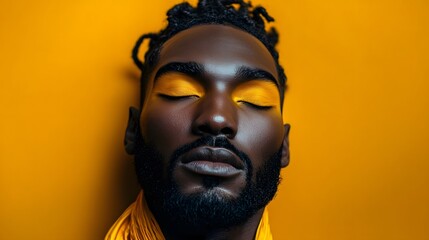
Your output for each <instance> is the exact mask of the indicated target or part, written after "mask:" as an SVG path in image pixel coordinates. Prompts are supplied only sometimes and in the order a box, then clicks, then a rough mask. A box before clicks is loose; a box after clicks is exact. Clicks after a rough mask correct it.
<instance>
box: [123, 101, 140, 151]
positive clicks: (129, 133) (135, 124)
mask: <svg viewBox="0 0 429 240" xmlns="http://www.w3.org/2000/svg"><path fill="white" fill-rule="evenodd" d="M139 137H140V111H139V110H138V109H137V108H134V107H130V111H129V117H128V126H127V129H126V130H125V139H124V145H125V151H126V152H127V153H128V154H130V155H133V154H134V153H135V152H136V147H137V141H138V139H139Z"/></svg>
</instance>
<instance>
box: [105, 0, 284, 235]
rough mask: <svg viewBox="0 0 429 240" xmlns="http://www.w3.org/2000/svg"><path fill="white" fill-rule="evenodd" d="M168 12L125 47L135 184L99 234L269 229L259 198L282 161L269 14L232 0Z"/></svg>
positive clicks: (277, 72)
mask: <svg viewBox="0 0 429 240" xmlns="http://www.w3.org/2000/svg"><path fill="white" fill-rule="evenodd" d="M167 15H168V26H167V27H166V28H165V29H163V30H162V31H161V32H160V33H158V34H147V35H143V36H142V37H141V38H140V39H139V40H138V41H137V44H136V47H135V48H134V50H133V59H134V61H135V63H136V64H137V66H138V67H139V68H140V69H141V70H142V78H141V85H142V91H141V96H142V97H141V108H140V110H137V109H135V108H131V109H130V119H129V124H128V128H127V132H126V137H125V147H126V150H127V152H128V153H130V154H133V155H135V165H136V172H137V176H138V180H139V183H140V185H141V186H142V189H143V191H142V192H141V193H140V194H139V196H138V198H137V200H136V202H135V203H134V204H132V205H131V206H130V207H129V208H128V209H127V210H126V211H125V212H124V213H123V215H122V216H121V217H120V218H119V219H118V220H117V222H116V223H115V225H114V226H113V227H112V228H111V229H110V231H109V233H108V235H107V236H106V239H136V240H140V239H272V237H271V233H270V229H269V225H268V215H267V214H268V213H267V211H266V209H265V206H266V205H267V204H268V203H269V201H271V199H272V198H273V197H274V195H275V193H276V191H277V185H278V183H279V175H280V169H281V168H282V167H286V166H287V165H288V163H289V143H288V133H289V125H288V124H283V121H282V112H281V110H282V102H283V95H284V91H285V82H286V76H285V75H284V72H283V69H282V67H281V66H280V65H279V63H278V53H277V52H276V50H275V49H274V45H275V44H276V43H277V39H278V37H277V33H276V31H275V30H274V29H271V30H270V31H268V32H267V31H266V30H265V24H264V21H273V19H272V18H271V17H270V16H269V15H268V14H267V13H266V11H265V9H264V8H262V7H256V8H253V7H252V6H251V5H250V4H248V3H245V2H243V1H238V0H237V1H221V0H212V1H204V0H201V1H199V3H198V5H197V6H196V7H193V6H191V5H190V4H188V3H182V4H178V5H176V6H175V7H173V8H172V9H170V10H169V11H168V13H167ZM264 19H265V20H264ZM147 38H149V39H150V40H151V41H150V44H149V49H148V51H147V52H146V55H145V61H144V62H142V61H140V60H139V58H138V56H137V55H138V50H139V47H140V45H141V43H142V42H143V41H144V39H147Z"/></svg>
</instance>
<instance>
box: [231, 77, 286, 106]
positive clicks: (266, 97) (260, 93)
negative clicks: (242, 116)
mask: <svg viewBox="0 0 429 240" xmlns="http://www.w3.org/2000/svg"><path fill="white" fill-rule="evenodd" d="M232 98H233V100H234V101H235V102H236V103H238V104H250V105H253V106H255V107H257V108H258V107H259V108H264V109H269V108H276V109H278V110H279V111H280V94H279V90H278V89H277V86H276V85H275V84H274V83H272V82H269V81H262V80H252V81H248V82H245V83H243V84H241V85H239V86H238V87H237V88H236V89H235V90H234V92H233V94H232Z"/></svg>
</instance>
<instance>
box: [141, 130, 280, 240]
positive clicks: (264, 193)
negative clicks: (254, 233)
mask: <svg viewBox="0 0 429 240" xmlns="http://www.w3.org/2000/svg"><path fill="white" fill-rule="evenodd" d="M200 146H212V147H222V148H226V149H228V150H230V151H232V152H234V153H235V154H236V155H237V156H238V157H239V158H240V159H241V160H242V161H243V163H244V165H245V168H244V169H245V171H246V184H245V186H244V188H243V189H242V190H241V193H240V194H239V195H238V197H236V198H231V197H227V196H225V195H223V194H221V193H220V191H217V190H216V186H217V185H219V182H220V181H221V179H219V178H217V177H213V176H204V177H203V179H202V180H203V181H202V183H203V185H204V187H205V189H206V190H205V191H204V192H198V193H193V194H186V195H185V194H183V193H182V192H180V190H179V187H178V185H177V184H176V183H175V181H174V179H173V171H174V169H175V167H176V165H177V163H178V161H179V157H180V156H181V155H182V154H184V153H186V152H188V151H190V150H192V149H194V148H197V147H200ZM281 150H282V148H281V147H280V149H279V150H278V151H277V152H276V153H275V154H273V155H272V156H271V157H270V158H268V159H267V160H266V161H265V162H264V164H263V165H262V167H261V168H260V169H259V170H258V171H257V172H256V173H255V177H254V181H252V176H253V166H252V163H251V161H250V158H249V157H248V156H247V155H246V154H245V153H244V152H242V151H240V150H238V149H237V148H235V146H233V145H232V144H231V143H230V142H229V141H228V139H226V138H225V137H221V138H214V137H211V136H205V137H202V138H200V139H198V140H197V141H195V142H192V143H190V144H186V145H184V146H182V147H180V148H178V149H177V150H176V151H175V152H174V153H173V154H172V157H171V159H170V161H169V163H168V166H164V165H163V161H162V159H163V157H162V154H161V153H160V152H159V151H157V150H156V149H155V148H154V147H152V146H149V145H146V144H144V143H141V144H139V149H138V151H137V153H136V155H135V167H136V173H137V177H138V181H139V183H140V185H141V187H142V188H143V189H144V195H145V198H146V201H147V203H148V206H149V208H150V209H151V211H152V212H153V214H154V215H155V217H156V219H157V221H158V222H159V223H160V224H161V225H164V224H165V225H169V226H174V228H175V229H179V230H180V231H187V230H192V231H194V232H195V231H196V230H198V231H208V230H210V229H227V228H230V227H233V226H238V225H241V224H243V223H244V222H246V221H247V220H248V219H250V217H252V216H253V215H254V214H255V213H256V212H257V211H258V210H259V209H261V208H263V207H265V206H266V205H267V204H268V203H269V202H270V201H271V200H272V199H273V197H274V195H275V193H276V192H277V187H278V184H279V183H280V169H281V163H280V162H281V152H282V151H281ZM164 169H167V171H165V170H164ZM165 172H166V173H165Z"/></svg>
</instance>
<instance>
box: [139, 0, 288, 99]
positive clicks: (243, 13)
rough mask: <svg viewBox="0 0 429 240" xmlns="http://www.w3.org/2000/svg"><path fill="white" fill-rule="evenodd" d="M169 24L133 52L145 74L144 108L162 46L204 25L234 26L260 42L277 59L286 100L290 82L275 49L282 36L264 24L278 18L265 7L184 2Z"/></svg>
mask: <svg viewBox="0 0 429 240" xmlns="http://www.w3.org/2000/svg"><path fill="white" fill-rule="evenodd" d="M167 20H168V25H167V27H165V28H164V29H162V30H161V31H160V32H158V33H148V34H144V35H142V36H141V37H140V38H139V39H138V40H137V42H136V44H135V46H134V48H133V51H132V58H133V60H134V63H135V64H136V65H137V67H138V68H139V69H140V70H141V71H142V75H141V86H142V87H141V88H142V89H141V100H140V104H143V101H144V86H145V84H144V83H145V81H146V80H147V79H148V77H149V74H150V73H151V71H152V69H153V67H154V66H155V64H156V63H157V61H158V58H159V53H160V51H161V47H162V45H163V44H164V43H165V42H166V41H167V40H168V39H170V38H171V37H173V36H174V35H175V34H177V33H179V32H181V31H183V30H186V29H188V28H191V27H193V26H197V25H202V24H221V25H232V26H235V27H238V28H240V29H242V30H244V31H246V32H248V33H250V34H251V35H253V36H254V37H256V38H257V39H259V41H261V42H262V43H263V44H264V45H265V47H266V48H267V49H268V51H269V52H270V53H271V55H272V57H273V58H274V61H275V63H276V67H277V72H278V78H279V81H280V88H281V89H280V95H281V99H283V93H284V90H285V88H286V80H287V78H286V74H285V72H284V69H283V67H282V66H280V64H279V54H278V52H277V51H276V49H275V45H276V44H277V43H278V39H279V35H278V33H277V31H276V29H275V28H274V27H271V28H270V29H269V30H268V31H266V30H265V22H264V21H266V22H273V21H274V18H272V17H271V16H270V15H268V13H267V11H266V9H265V8H264V7H262V6H257V7H253V6H252V4H251V3H250V2H245V1H244V0H199V1H198V4H197V6H196V7H193V6H191V5H190V4H189V3H188V2H183V3H180V4H177V5H175V6H174V7H172V8H171V9H170V10H168V11H167ZM146 39H149V40H150V41H149V48H148V50H147V51H146V53H145V55H144V62H143V61H141V60H140V59H139V57H138V53H139V50H140V46H141V44H142V43H143V42H144V40H146ZM282 102H283V101H282Z"/></svg>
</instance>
